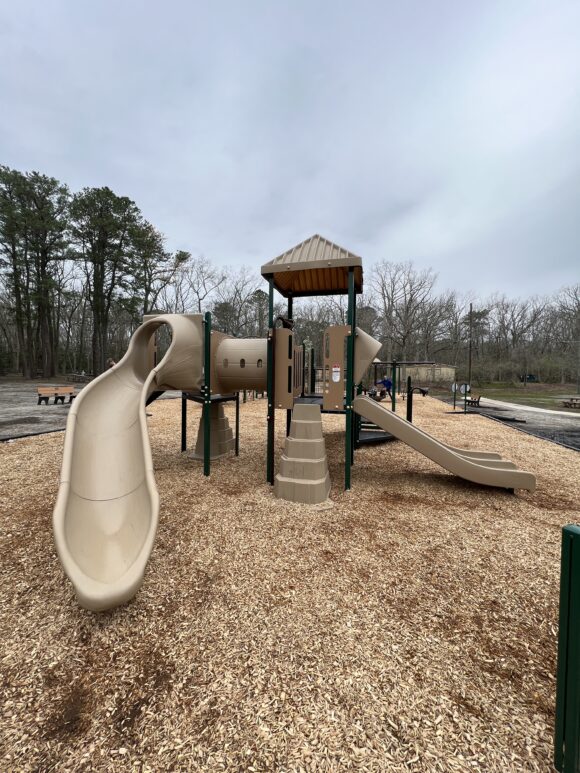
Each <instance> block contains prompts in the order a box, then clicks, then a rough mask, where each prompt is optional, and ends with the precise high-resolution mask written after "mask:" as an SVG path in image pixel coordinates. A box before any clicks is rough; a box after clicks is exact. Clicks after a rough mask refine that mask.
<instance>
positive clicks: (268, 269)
mask: <svg viewBox="0 0 580 773" xmlns="http://www.w3.org/2000/svg"><path fill="white" fill-rule="evenodd" d="M350 268H352V269H354V283H355V292H357V293H361V292H362V283H363V274H362V258H361V257H359V256H358V255H354V254H353V253H352V252H349V251H348V250H345V249H344V247H340V246H339V245H338V244H334V242H331V241H329V240H328V239H324V238H323V237H322V236H320V235H318V234H315V235H314V236H311V237H310V238H309V239H306V240H305V241H303V242H301V243H300V244H297V245H296V246H295V247H292V249H290V250H287V251H286V252H284V253H282V255H278V257H277V258H274V259H273V260H270V261H269V262H268V263H265V264H264V265H263V266H262V276H264V277H267V278H269V277H273V279H274V286H275V287H276V289H277V290H278V292H279V293H281V294H282V295H283V296H285V297H288V296H289V295H293V296H297V295H319V294H323V293H325V294H332V293H337V294H338V293H346V292H347V291H348V271H349V269H350Z"/></svg>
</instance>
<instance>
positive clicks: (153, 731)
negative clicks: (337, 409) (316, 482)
mask: <svg viewBox="0 0 580 773" xmlns="http://www.w3.org/2000/svg"><path fill="white" fill-rule="evenodd" d="M401 407H402V410H404V405H402V406H401ZM148 410H149V412H150V413H151V414H152V415H151V418H150V419H149V427H150V436H151V443H152V450H153V460H154V465H155V469H156V478H157V484H158V488H159V493H160V497H161V512H160V524H159V531H158V535H157V539H156V543H155V547H154V549H153V553H152V557H151V562H150V565H149V567H148V570H147V573H146V576H145V582H144V584H143V586H142V588H141V590H140V591H139V593H138V594H137V596H136V598H135V599H134V600H133V601H132V602H130V603H129V604H127V605H126V606H123V607H120V608H118V609H116V610H113V611H112V612H109V613H104V614H101V615H96V614H93V613H90V612H87V611H86V610H83V609H81V608H79V607H78V605H77V604H76V603H75V602H74V598H73V590H72V588H71V586H70V583H69V582H68V581H67V579H66V578H65V576H64V574H63V572H62V569H61V567H60V564H59V562H58V559H57V557H56V552H55V550H54V547H53V541H52V535H51V531H50V514H51V511H52V506H53V503H54V497H55V495H56V490H57V487H58V473H59V469H60V461H61V455H62V441H63V436H62V433H58V434H52V435H46V436H41V437H34V438H26V439H22V440H17V441H15V442H14V443H12V444H2V445H1V446H0V470H1V473H0V475H1V481H0V485H1V490H2V507H1V508H0V551H1V555H2V557H3V559H2V562H1V563H0V577H1V582H0V649H1V651H2V653H3V658H2V663H1V665H0V678H1V683H2V691H1V693H0V737H1V738H2V739H3V748H2V760H3V763H4V769H10V770H26V769H38V770H51V769H57V768H58V766H60V767H62V768H63V769H72V770H80V769H83V766H84V768H86V769H90V770H95V771H105V770H119V771H120V770H125V769H127V768H129V767H131V766H132V765H133V764H137V763H139V764H141V765H142V766H143V767H144V768H146V767H149V768H150V769H152V770H204V771H212V770H220V769H221V770H223V769H228V770H237V769H248V768H250V767H251V768H253V769H254V770H256V771H266V770H274V769H280V768H286V769H298V768H299V767H302V768H304V769H305V770H337V769H341V768H346V767H347V766H351V767H356V766H358V767H360V768H362V769H369V770H389V771H393V772H394V773H398V771H401V772H402V771H408V770H413V769H416V770H421V771H427V772H428V773H430V771H436V770H438V771H440V770H449V771H468V770H474V769H479V770H485V771H502V772H503V771H514V772H515V771H518V772H519V771H522V770H526V771H528V770H529V771H534V770H537V771H544V770H547V769H549V767H550V760H551V754H552V728H553V705H554V674H555V651H556V630H557V604H558V601H557V597H558V566H559V543H560V527H561V525H562V524H564V523H568V522H570V521H574V519H575V518H576V517H577V502H578V499H579V497H580V482H579V476H578V455H577V453H576V452H573V451H571V450H568V449H565V448H562V447H559V446H556V445H554V444H551V443H547V442H545V441H543V440H540V439H537V438H535V437H531V436H528V435H524V434H522V433H520V432H518V431H517V430H515V429H514V428H513V427H511V426H504V425H502V424H499V423H496V422H489V421H487V420H486V419H485V418H483V417H480V416H466V417H450V416H448V415H447V414H446V413H445V412H446V411H447V410H448V406H446V405H444V404H442V403H441V402H439V401H436V400H432V399H430V398H425V400H423V399H422V400H418V401H416V405H415V421H416V423H417V424H418V426H420V427H422V428H423V429H425V430H426V431H427V432H429V433H431V434H432V435H434V436H435V437H437V438H438V439H440V440H442V441H443V442H445V443H449V444H452V445H455V446H462V447H465V448H481V449H484V448H488V449H490V450H494V451H498V452H500V453H502V455H504V456H506V457H508V458H510V459H512V460H513V461H514V462H516V463H517V464H518V465H519V466H520V467H523V468H526V469H529V470H530V471H531V472H533V473H535V474H536V475H537V482H538V485H537V490H536V491H535V492H534V493H533V494H530V493H528V492H518V494H517V495H516V496H514V495H511V494H509V493H507V492H505V491H501V490H496V489H490V488H483V487H479V486H476V485H475V484H471V483H467V482H464V481H461V480H459V479H457V478H454V477H453V476H452V475H450V474H448V473H446V472H445V471H444V470H442V469H441V468H439V467H437V465H435V464H434V463H432V462H430V461H429V460H428V459H427V458H425V457H423V456H421V455H419V454H417V453H416V452H414V451H413V450H412V449H411V448H409V447H407V446H405V445H404V444H403V443H400V442H393V443H390V444H387V445H385V446H376V447H368V448H364V449H361V450H360V451H357V453H356V457H355V466H354V467H353V490H352V491H351V492H344V491H342V483H343V481H342V475H343V463H342V453H343V442H342V439H343V435H342V432H343V422H341V419H340V417H336V416H328V415H325V416H324V419H323V422H324V429H325V437H326V447H327V454H328V461H329V469H330V475H331V479H332V484H333V487H332V491H331V498H332V505H330V506H328V505H324V506H314V507H312V506H304V505H296V504H293V503H290V502H284V501H279V500H275V499H273V496H272V491H271V488H270V487H269V486H268V485H267V484H265V483H264V480H263V479H264V457H265V414H266V403H265V401H264V400H258V401H256V402H252V403H248V404H246V405H242V410H241V449H240V456H239V457H237V458H236V457H233V456H232V457H228V458H224V459H222V460H219V461H217V462H215V463H214V464H213V465H212V474H211V477H210V478H209V479H204V477H203V475H202V469H201V465H200V464H199V463H197V462H194V461H192V460H191V459H189V458H188V457H187V455H185V454H183V455H181V454H180V453H179V428H180V405H179V402H178V401H170V400H166V401H159V402H157V403H155V404H153V405H151V406H150V407H149V409H148ZM232 411H233V409H232V407H231V406H226V412H228V413H229V414H230V418H231V417H232ZM188 421H189V427H188V436H189V437H190V438H192V439H194V438H195V435H196V431H197V423H198V421H199V409H198V408H194V407H193V406H192V408H191V410H190V412H189V416H188ZM283 429H284V422H282V421H280V422H278V423H277V437H276V443H277V458H278V459H279V457H280V454H281V451H282V447H283V440H284V435H283Z"/></svg>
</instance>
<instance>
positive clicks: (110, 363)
mask: <svg viewBox="0 0 580 773" xmlns="http://www.w3.org/2000/svg"><path fill="white" fill-rule="evenodd" d="M116 364H117V363H116V362H115V360H114V359H113V358H112V357H109V359H108V360H107V370H111V368H114V367H115V365H116Z"/></svg>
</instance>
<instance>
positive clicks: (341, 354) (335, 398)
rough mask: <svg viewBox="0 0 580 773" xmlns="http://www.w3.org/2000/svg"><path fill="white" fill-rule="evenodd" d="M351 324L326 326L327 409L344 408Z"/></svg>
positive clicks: (324, 372) (324, 380) (324, 390)
mask: <svg viewBox="0 0 580 773" xmlns="http://www.w3.org/2000/svg"><path fill="white" fill-rule="evenodd" d="M349 334H350V325H333V326H332V327H328V328H326V330H325V331H324V338H323V341H322V395H323V396H322V407H323V408H324V410H325V411H342V410H343V409H344V390H345V383H344V381H345V378H346V356H345V352H346V346H345V341H346V338H347V336H348V335H349Z"/></svg>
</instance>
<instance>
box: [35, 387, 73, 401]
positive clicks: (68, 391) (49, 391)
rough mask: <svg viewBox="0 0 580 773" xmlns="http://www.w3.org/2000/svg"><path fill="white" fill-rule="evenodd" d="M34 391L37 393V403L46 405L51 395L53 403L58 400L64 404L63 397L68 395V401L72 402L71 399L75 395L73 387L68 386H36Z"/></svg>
mask: <svg viewBox="0 0 580 773" xmlns="http://www.w3.org/2000/svg"><path fill="white" fill-rule="evenodd" d="M36 391H37V394H38V405H42V403H45V405H48V400H49V398H51V397H54V404H55V405H56V404H57V403H58V402H59V401H60V402H61V403H62V404H63V405H64V398H65V397H68V401H69V403H72V401H73V400H74V399H75V397H76V396H77V395H76V392H75V388H74V387H69V386H50V387H38V388H37V390H36Z"/></svg>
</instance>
